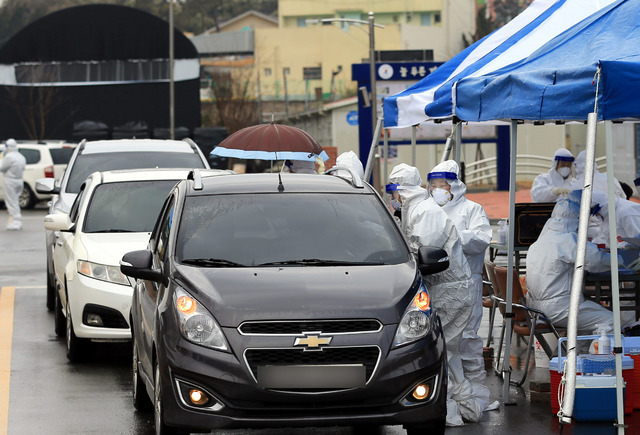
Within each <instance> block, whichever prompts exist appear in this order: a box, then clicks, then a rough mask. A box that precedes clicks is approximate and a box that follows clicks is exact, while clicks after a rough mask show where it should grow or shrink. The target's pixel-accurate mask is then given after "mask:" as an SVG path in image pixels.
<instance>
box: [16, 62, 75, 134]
mask: <svg viewBox="0 0 640 435" xmlns="http://www.w3.org/2000/svg"><path fill="white" fill-rule="evenodd" d="M17 68H18V70H17V72H16V77H17V78H18V82H19V83H20V84H21V85H20V86H11V87H7V94H8V97H7V102H6V103H7V104H8V105H9V106H10V108H11V109H13V110H14V111H15V113H16V115H17V116H18V118H19V119H20V122H21V124H22V126H23V127H24V130H25V132H26V135H27V137H28V138H29V139H32V140H41V139H46V138H48V137H49V136H50V135H52V134H54V133H55V131H56V127H53V128H50V126H49V124H50V123H49V122H48V121H49V117H50V115H51V114H52V112H53V111H54V110H55V109H57V108H59V107H60V106H61V105H62V104H63V103H64V101H63V98H62V96H61V94H60V92H59V90H58V89H57V88H56V87H55V86H52V84H53V83H55V82H56V81H57V77H58V67H57V66H56V65H51V64H37V65H23V66H18V67H17ZM71 115H72V113H69V114H68V115H67V116H68V117H70V116H71Z"/></svg>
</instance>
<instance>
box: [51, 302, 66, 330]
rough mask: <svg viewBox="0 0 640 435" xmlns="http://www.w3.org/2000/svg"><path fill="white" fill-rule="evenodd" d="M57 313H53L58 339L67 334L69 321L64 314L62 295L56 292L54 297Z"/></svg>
mask: <svg viewBox="0 0 640 435" xmlns="http://www.w3.org/2000/svg"><path fill="white" fill-rule="evenodd" d="M53 297H54V301H55V302H54V304H55V308H54V309H55V311H54V312H53V330H54V331H55V333H56V335H57V336H58V337H64V336H65V335H66V332H67V320H66V319H65V317H64V314H62V302H61V301H60V295H58V292H55V294H54V295H53Z"/></svg>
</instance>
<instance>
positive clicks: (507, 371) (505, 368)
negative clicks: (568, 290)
mask: <svg viewBox="0 0 640 435" xmlns="http://www.w3.org/2000/svg"><path fill="white" fill-rule="evenodd" d="M460 131H462V129H461V130H460ZM459 140H460V139H459V138H458V137H457V138H456V144H458V143H459V142H458V141H459ZM458 148H460V147H458ZM517 150H518V122H517V121H516V120H511V151H510V158H509V222H510V223H512V222H513V217H514V216H515V214H516V153H517ZM514 228H515V225H512V224H511V225H509V239H508V240H507V246H508V248H507V277H511V276H513V269H514V264H513V257H514V255H513V254H514V250H513V241H514V238H515V232H514ZM512 303H513V280H512V279H509V278H507V306H506V312H505V321H506V324H505V328H506V337H505V341H504V359H503V363H502V382H503V388H504V389H503V402H504V404H505V405H515V404H516V403H515V402H511V399H510V397H509V389H510V386H511V385H510V384H511V365H510V361H511V335H512V329H513V317H514V314H513V310H512ZM529 345H531V343H529Z"/></svg>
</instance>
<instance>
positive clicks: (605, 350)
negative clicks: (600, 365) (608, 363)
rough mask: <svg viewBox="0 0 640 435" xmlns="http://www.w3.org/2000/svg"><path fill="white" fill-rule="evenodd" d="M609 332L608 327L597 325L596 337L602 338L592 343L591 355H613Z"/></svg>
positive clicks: (590, 347)
mask: <svg viewBox="0 0 640 435" xmlns="http://www.w3.org/2000/svg"><path fill="white" fill-rule="evenodd" d="M607 332H609V328H608V326H606V325H600V324H598V325H596V330H595V331H594V335H600V337H598V338H597V339H595V340H593V341H592V342H591V346H589V353H590V354H592V355H595V354H599V355H608V354H610V353H611V339H609V336H608V335H607Z"/></svg>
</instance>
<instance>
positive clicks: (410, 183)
mask: <svg viewBox="0 0 640 435" xmlns="http://www.w3.org/2000/svg"><path fill="white" fill-rule="evenodd" d="M389 183H390V184H395V185H397V191H398V193H399V197H400V201H401V204H402V205H401V210H402V227H403V229H404V231H405V233H406V234H407V237H408V240H409V244H410V246H411V249H412V250H413V252H417V250H418V249H419V247H420V246H435V247H439V248H442V249H444V250H445V251H446V252H447V253H448V254H449V268H448V269H447V270H445V271H443V272H440V273H436V274H433V275H428V276H424V277H423V280H424V282H425V284H426V286H427V288H428V290H429V293H430V295H431V300H432V301H433V306H434V308H435V309H436V312H437V313H438V316H439V317H440V320H441V322H442V328H443V332H444V337H445V341H446V344H447V363H448V366H449V384H448V389H447V418H446V420H447V425H448V426H461V425H463V424H464V422H465V421H467V422H475V421H478V420H479V419H480V417H481V416H482V413H483V412H484V411H485V410H486V409H487V408H488V403H489V397H488V395H487V396H486V397H480V396H478V395H476V393H475V392H474V389H473V387H472V385H471V383H470V382H469V381H468V380H467V379H466V378H465V374H464V369H463V367H462V359H461V357H460V342H461V339H462V332H463V330H464V329H465V327H466V325H467V323H468V322H469V318H470V316H471V313H472V311H473V307H474V302H475V295H474V290H473V286H474V285H473V281H472V279H471V269H470V268H469V264H468V263H467V259H466V258H465V256H464V253H463V252H462V244H461V243H460V240H459V238H458V233H457V231H456V227H455V225H454V224H453V222H452V221H451V219H449V218H448V217H447V214H446V213H445V212H444V211H443V210H442V209H441V208H440V206H438V204H436V203H435V201H434V200H433V198H430V197H428V194H427V191H426V189H424V188H423V187H421V185H422V179H421V177H420V172H419V171H418V169H417V168H415V167H412V166H409V165H406V164H401V165H398V166H396V167H395V168H394V169H393V170H392V172H391V175H390V176H389Z"/></svg>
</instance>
